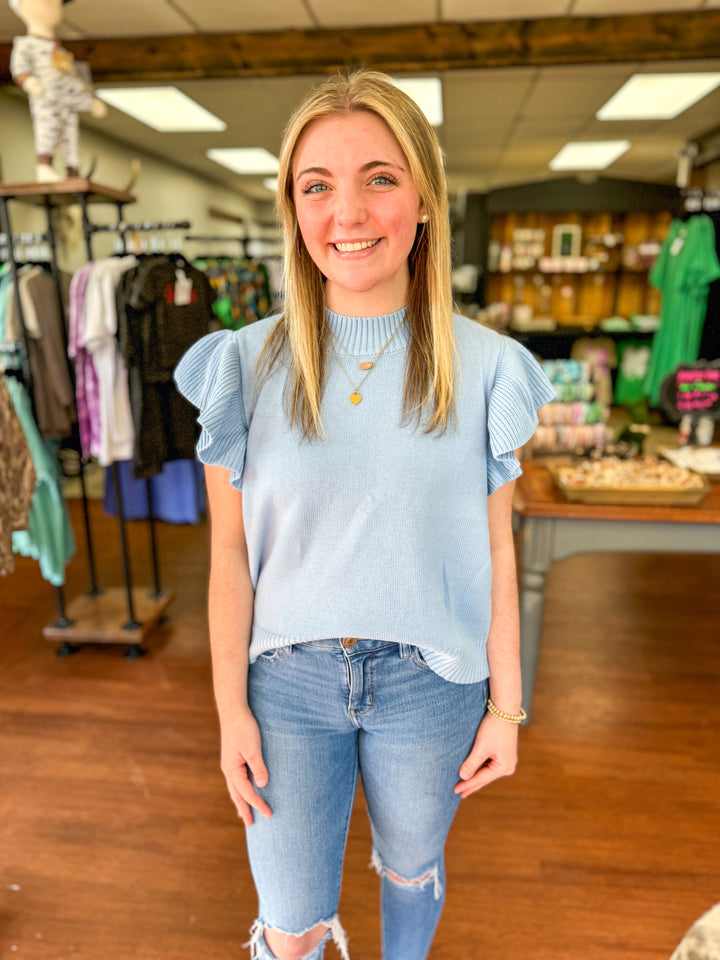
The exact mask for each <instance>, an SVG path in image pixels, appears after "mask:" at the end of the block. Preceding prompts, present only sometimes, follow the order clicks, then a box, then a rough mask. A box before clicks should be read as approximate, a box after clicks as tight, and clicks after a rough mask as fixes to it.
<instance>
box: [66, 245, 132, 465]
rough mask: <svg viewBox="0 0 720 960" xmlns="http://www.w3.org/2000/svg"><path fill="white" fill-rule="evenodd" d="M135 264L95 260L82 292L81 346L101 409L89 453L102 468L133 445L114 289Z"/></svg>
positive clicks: (129, 260) (129, 451) (124, 455)
mask: <svg viewBox="0 0 720 960" xmlns="http://www.w3.org/2000/svg"><path fill="white" fill-rule="evenodd" d="M136 264H137V259H136V258H135V257H134V256H127V257H120V258H114V257H108V258H107V259H106V260H97V261H95V263H94V264H93V266H92V269H91V271H90V275H89V277H88V282H87V290H86V293H85V333H84V336H83V340H82V343H81V344H80V345H81V346H82V347H84V348H85V350H86V351H87V352H88V354H90V356H91V357H92V362H93V366H94V368H95V373H96V374H97V380H98V398H99V407H100V423H99V429H98V438H97V442H93V443H91V449H90V453H91V455H92V456H94V457H97V460H98V463H99V464H100V465H101V466H103V467H107V466H109V465H110V464H111V463H114V462H115V461H116V460H128V459H129V458H130V457H132V453H133V446H134V444H135V429H134V427H133V419H132V411H131V409H130V393H129V390H128V375H127V369H126V367H125V360H124V358H123V356H122V353H121V352H120V348H119V345H118V339H117V331H118V316H117V305H116V287H117V285H118V283H119V281H120V278H121V277H122V276H123V274H124V273H127V271H128V270H130V269H131V268H132V267H134V266H135V265H136Z"/></svg>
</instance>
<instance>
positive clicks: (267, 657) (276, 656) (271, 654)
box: [257, 647, 290, 663]
mask: <svg viewBox="0 0 720 960" xmlns="http://www.w3.org/2000/svg"><path fill="white" fill-rule="evenodd" d="M289 649H290V647H272V648H271V649H270V650H265V651H263V653H259V654H258V655H257V659H258V660H264V661H265V663H277V662H278V660H282V658H283V657H284V656H285V654H286V653H287V652H288V650H289Z"/></svg>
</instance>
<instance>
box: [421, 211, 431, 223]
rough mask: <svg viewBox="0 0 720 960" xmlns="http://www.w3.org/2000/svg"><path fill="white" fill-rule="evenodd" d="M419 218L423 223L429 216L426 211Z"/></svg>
mask: <svg viewBox="0 0 720 960" xmlns="http://www.w3.org/2000/svg"><path fill="white" fill-rule="evenodd" d="M420 219H421V220H422V222H423V223H427V222H428V220H429V219H430V217H429V216H428V215H427V213H424V214H423V215H422V217H420Z"/></svg>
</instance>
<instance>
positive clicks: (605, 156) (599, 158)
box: [550, 140, 630, 170]
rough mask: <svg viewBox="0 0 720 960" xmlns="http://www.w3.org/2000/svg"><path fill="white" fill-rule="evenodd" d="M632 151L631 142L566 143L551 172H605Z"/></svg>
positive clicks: (551, 162)
mask: <svg viewBox="0 0 720 960" xmlns="http://www.w3.org/2000/svg"><path fill="white" fill-rule="evenodd" d="M629 149H630V141H629V140H598V141H587V142H585V143H583V142H574V143H573V142H571V143H566V144H565V146H564V147H563V148H562V150H561V151H560V152H559V153H558V154H556V156H554V157H553V159H552V160H551V161H550V169H551V170H604V169H605V168H606V167H609V166H610V164H611V163H614V162H615V161H616V160H617V159H618V157H621V156H622V155H623V154H624V153H627V151H628V150H629Z"/></svg>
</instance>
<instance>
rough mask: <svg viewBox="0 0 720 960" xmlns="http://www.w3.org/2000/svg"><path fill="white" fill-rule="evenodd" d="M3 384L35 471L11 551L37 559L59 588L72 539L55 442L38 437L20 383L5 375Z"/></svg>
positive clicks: (72, 552)
mask: <svg viewBox="0 0 720 960" xmlns="http://www.w3.org/2000/svg"><path fill="white" fill-rule="evenodd" d="M5 383H6V384H7V388H8V391H9V393H10V396H11V398H12V402H13V406H14V407H15V412H16V413H17V416H18V420H19V421H20V426H21V427H22V430H23V433H24V434H25V440H26V441H27V445H28V447H29V448H30V456H31V457H32V461H33V465H34V467H35V474H36V482H35V493H34V495H33V501H32V506H31V507H30V518H29V521H28V529H27V530H16V531H15V532H14V533H13V535H12V544H13V550H14V551H15V553H19V554H22V556H24V557H32V558H33V559H34V560H37V561H39V563H40V572H41V573H42V575H43V577H44V578H45V580H48V581H49V582H50V583H52V584H53V585H54V586H56V587H59V586H62V584H63V583H64V582H65V567H66V565H67V563H68V561H69V560H70V558H71V557H72V555H73V554H74V553H75V538H74V536H73V531H72V526H71V524H70V517H69V515H68V511H67V507H66V505H65V501H64V500H63V497H62V493H61V492H60V487H59V483H58V481H59V469H58V461H57V455H56V453H55V445H54V444H52V443H51V442H49V441H47V440H43V438H42V437H41V436H40V433H39V431H38V428H37V425H36V423H35V421H34V419H33V415H32V410H31V408H30V400H29V398H28V395H27V391H26V390H25V388H24V387H23V385H22V384H21V383H19V382H18V381H17V380H15V379H14V378H13V377H6V378H5Z"/></svg>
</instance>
